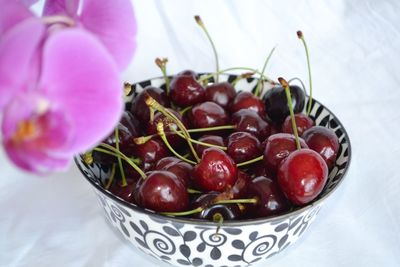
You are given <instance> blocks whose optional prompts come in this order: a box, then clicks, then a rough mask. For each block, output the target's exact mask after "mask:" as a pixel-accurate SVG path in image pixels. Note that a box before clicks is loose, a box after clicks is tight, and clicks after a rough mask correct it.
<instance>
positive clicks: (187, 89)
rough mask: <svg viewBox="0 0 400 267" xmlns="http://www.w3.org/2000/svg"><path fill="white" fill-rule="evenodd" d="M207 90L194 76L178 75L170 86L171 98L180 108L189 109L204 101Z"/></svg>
mask: <svg viewBox="0 0 400 267" xmlns="http://www.w3.org/2000/svg"><path fill="white" fill-rule="evenodd" d="M204 95H205V89H204V88H203V86H201V85H200V84H199V83H198V82H197V81H196V79H195V78H194V77H193V76H192V75H176V76H174V77H173V78H172V80H171V84H170V97H171V99H172V101H173V102H174V103H175V104H176V105H178V106H180V107H187V106H192V105H195V104H197V103H201V102H202V101H203V100H204Z"/></svg>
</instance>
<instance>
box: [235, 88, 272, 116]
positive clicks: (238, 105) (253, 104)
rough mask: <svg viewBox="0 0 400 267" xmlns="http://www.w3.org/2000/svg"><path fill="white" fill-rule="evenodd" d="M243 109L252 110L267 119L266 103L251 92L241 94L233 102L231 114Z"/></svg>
mask: <svg viewBox="0 0 400 267" xmlns="http://www.w3.org/2000/svg"><path fill="white" fill-rule="evenodd" d="M241 109H248V110H252V111H254V112H256V113H257V114H258V115H259V116H260V117H262V118H263V117H265V104H264V102H263V101H262V100H261V99H260V98H258V97H257V96H255V95H253V94H252V93H250V92H240V93H239V94H237V95H236V97H235V99H234V100H233V102H232V105H231V113H235V112H237V111H239V110H241Z"/></svg>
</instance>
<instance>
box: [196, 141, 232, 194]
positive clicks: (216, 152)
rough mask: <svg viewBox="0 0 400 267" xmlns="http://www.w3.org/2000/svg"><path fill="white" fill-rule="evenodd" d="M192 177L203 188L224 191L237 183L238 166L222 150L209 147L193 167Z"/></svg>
mask: <svg viewBox="0 0 400 267" xmlns="http://www.w3.org/2000/svg"><path fill="white" fill-rule="evenodd" d="M192 179H193V181H194V183H195V184H196V185H197V186H198V188H199V189H201V190H205V191H218V192H222V191H224V190H226V189H227V188H229V187H231V186H233V185H234V184H235V182H236V180H237V167H236V164H235V162H234V161H233V160H232V159H231V158H230V157H229V156H228V155H227V154H226V153H225V152H223V151H222V150H220V149H218V148H213V147H211V148H207V149H206V150H204V152H203V155H202V157H201V161H200V163H198V164H197V165H195V166H194V168H193V171H192Z"/></svg>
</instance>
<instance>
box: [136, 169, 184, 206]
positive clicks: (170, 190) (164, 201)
mask: <svg viewBox="0 0 400 267" xmlns="http://www.w3.org/2000/svg"><path fill="white" fill-rule="evenodd" d="M136 198H137V203H138V205H140V206H142V207H144V208H146V209H150V210H154V211H158V212H180V211H184V210H187V209H188V207H189V195H188V193H187V189H186V187H185V186H184V185H183V184H182V183H181V181H180V180H179V179H178V178H177V177H176V176H175V174H173V173H172V172H169V171H152V172H150V173H149V175H148V176H147V178H146V179H145V180H143V182H141V183H140V185H139V187H138V190H137V195H136Z"/></svg>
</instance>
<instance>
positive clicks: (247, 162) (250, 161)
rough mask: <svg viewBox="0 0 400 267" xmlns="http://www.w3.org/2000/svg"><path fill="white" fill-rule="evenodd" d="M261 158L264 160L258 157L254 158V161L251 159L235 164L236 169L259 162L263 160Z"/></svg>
mask: <svg viewBox="0 0 400 267" xmlns="http://www.w3.org/2000/svg"><path fill="white" fill-rule="evenodd" d="M263 158H264V156H259V157H257V158H254V159H251V160H248V161H244V162H240V163H238V164H236V166H237V167H242V166H245V165H248V164H252V163H254V162H257V161H260V160H263Z"/></svg>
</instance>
